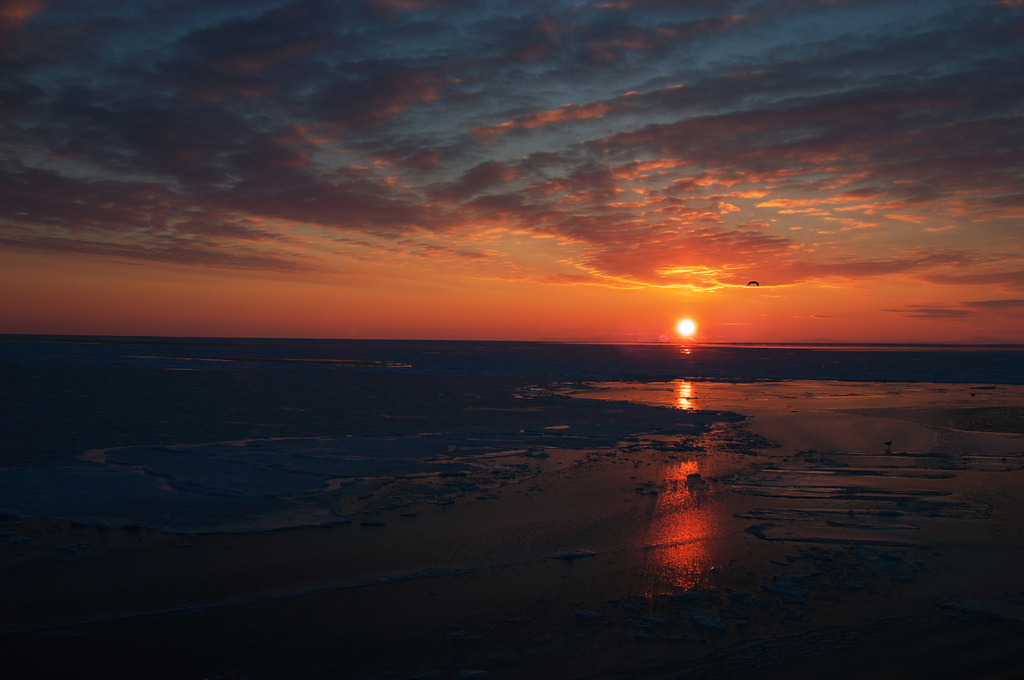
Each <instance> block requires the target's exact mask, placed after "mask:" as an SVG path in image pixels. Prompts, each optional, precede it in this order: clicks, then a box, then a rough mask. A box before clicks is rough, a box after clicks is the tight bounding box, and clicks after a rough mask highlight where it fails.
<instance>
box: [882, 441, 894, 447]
mask: <svg viewBox="0 0 1024 680" xmlns="http://www.w3.org/2000/svg"><path fill="white" fill-rule="evenodd" d="M882 443H883V444H885V445H886V446H892V442H882Z"/></svg>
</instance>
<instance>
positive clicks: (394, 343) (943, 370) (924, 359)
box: [0, 335, 1024, 384]
mask: <svg viewBox="0 0 1024 680" xmlns="http://www.w3.org/2000/svg"><path fill="white" fill-rule="evenodd" d="M0 362H3V363H17V364H37V363H48V364H64V365H79V366H110V367H114V366H117V367H143V366H145V367H162V368H193V369H201V370H216V369H221V370H231V369H234V370H239V369H249V370H252V369H257V368H258V369H260V370H264V369H290V370H295V369H306V370H320V371H323V370H334V371H373V372H402V373H414V374H422V375H446V376H506V377H528V378H538V379H547V380H620V379H637V380H672V379H677V378H689V379H703V380H741V381H742V380H858V381H879V380H889V381H902V382H947V383H958V382H998V383H1012V384H1021V383H1024V346H1018V345H1014V346H949V345H838V344H836V345H680V344H674V343H635V344H613V343H590V344H588V343H561V342H482V341H450V340H445V341H441V340H302V339H300V340H290V339H279V338H272V339H258V338H132V337H80V336H74V337H67V336H13V335H6V336H0Z"/></svg>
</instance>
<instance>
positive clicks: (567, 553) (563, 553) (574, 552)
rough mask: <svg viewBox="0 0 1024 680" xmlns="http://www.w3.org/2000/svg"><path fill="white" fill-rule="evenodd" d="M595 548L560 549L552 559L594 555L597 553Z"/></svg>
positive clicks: (569, 558) (572, 558) (570, 558)
mask: <svg viewBox="0 0 1024 680" xmlns="http://www.w3.org/2000/svg"><path fill="white" fill-rule="evenodd" d="M596 554H597V553H595V552H594V551H593V550H582V549H580V548H568V549H566V550H559V551H558V552H556V553H555V554H554V555H552V556H551V559H554V560H574V559H576V558H578V557H593V556H594V555H596Z"/></svg>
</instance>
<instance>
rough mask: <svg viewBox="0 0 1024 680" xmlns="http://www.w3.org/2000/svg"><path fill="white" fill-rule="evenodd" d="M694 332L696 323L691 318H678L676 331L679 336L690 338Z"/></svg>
mask: <svg viewBox="0 0 1024 680" xmlns="http://www.w3.org/2000/svg"><path fill="white" fill-rule="evenodd" d="M696 332H697V324H696V323H694V322H693V319H680V320H679V323H677V324H676V333H679V335H680V336H681V337H684V338H691V337H693V334H694V333H696Z"/></svg>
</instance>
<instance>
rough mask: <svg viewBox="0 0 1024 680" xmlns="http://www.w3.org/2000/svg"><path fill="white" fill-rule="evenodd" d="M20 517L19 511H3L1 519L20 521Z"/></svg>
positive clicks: (0, 515)
mask: <svg viewBox="0 0 1024 680" xmlns="http://www.w3.org/2000/svg"><path fill="white" fill-rule="evenodd" d="M18 517H20V515H19V514H18V511H17V510H9V509H6V508H5V509H2V510H0V519H18Z"/></svg>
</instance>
